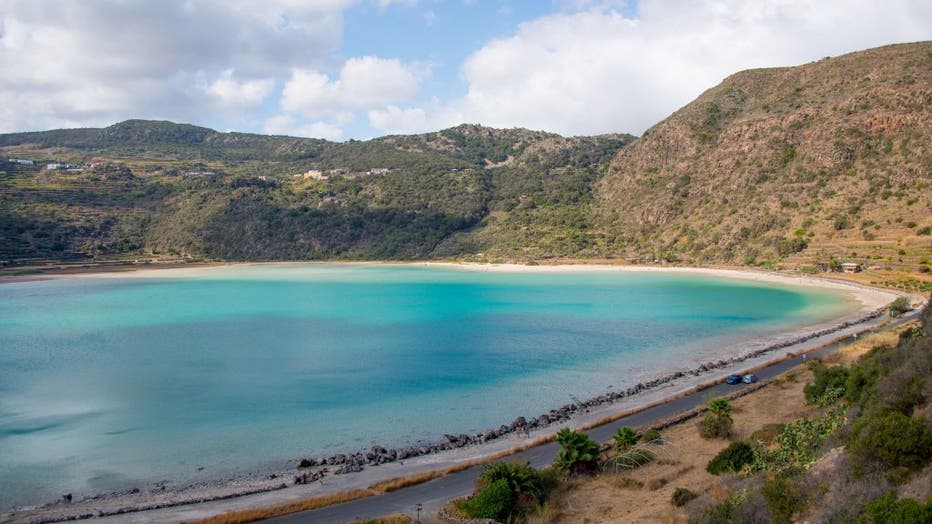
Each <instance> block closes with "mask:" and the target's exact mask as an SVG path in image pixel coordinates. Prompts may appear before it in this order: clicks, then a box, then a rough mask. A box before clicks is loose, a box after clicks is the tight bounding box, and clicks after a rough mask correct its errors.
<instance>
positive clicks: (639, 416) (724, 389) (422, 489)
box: [266, 313, 916, 524]
mask: <svg viewBox="0 0 932 524" xmlns="http://www.w3.org/2000/svg"><path fill="white" fill-rule="evenodd" d="M914 318H916V314H915V313H913V314H908V315H903V316H902V317H900V318H899V319H897V320H896V321H894V322H893V323H891V324H889V325H888V326H887V327H890V326H895V325H899V324H902V323H905V322H907V321H909V320H912V319H914ZM868 331H873V330H872V329H871V330H868ZM851 340H852V339H850V338H846V339H845V340H842V341H840V342H836V343H834V344H831V345H829V346H826V347H824V348H821V349H817V350H815V351H812V352H810V353H808V356H809V358H812V357H818V356H822V355H825V354H826V353H829V352H831V351H834V350H835V349H838V348H839V347H841V346H844V345H847V344H849V343H850V342H851ZM802 361H803V359H802V357H795V358H791V359H788V360H784V361H782V362H778V363H776V364H773V365H770V366H768V367H766V368H763V369H761V370H759V371H756V372H755V374H756V375H757V376H758V377H760V379H761V380H766V379H769V378H773V377H775V376H777V375H780V374H781V373H784V372H786V371H787V370H789V369H791V368H793V367H795V366H797V365H799V364H800V363H801V362H802ZM741 387H743V386H731V385H727V384H724V383H723V384H719V385H717V386H713V387H711V388H707V389H704V390H702V391H699V392H697V393H693V394H690V395H687V396H685V397H682V398H679V399H677V400H673V401H671V402H668V403H665V404H661V405H659V406H655V407H652V408H649V409H646V410H644V411H641V412H639V413H635V414H633V415H630V416H628V417H624V418H622V419H619V420H616V421H614V422H610V423H608V424H605V425H602V426H599V427H596V428H593V429H591V430H588V433H589V435H590V436H591V437H592V438H593V439H595V440H597V441H599V442H602V441H606V440H609V439H610V438H612V435H614V434H615V432H616V431H617V430H618V428H619V427H621V426H643V425H646V424H650V423H652V422H654V421H657V420H660V419H663V418H666V417H669V416H672V415H675V414H677V413H679V412H681V411H686V410H688V409H692V408H694V407H696V406H698V405H700V404H702V403H703V402H705V401H707V400H708V399H709V398H711V397H716V396H721V395H724V394H727V393H731V392H734V391H737V390H739V389H741ZM557 450H558V446H557V443H556V442H549V443H547V444H542V445H540V446H537V447H534V448H531V449H528V450H526V451H522V452H519V453H517V454H515V455H514V456H512V457H509V458H507V459H505V460H514V458H520V459H526V460H528V461H529V462H530V463H531V465H532V466H534V467H538V468H539V467H545V466H549V465H550V463H551V462H552V461H553V458H554V457H555V456H556V454H557ZM481 470H482V466H474V467H472V468H469V469H466V470H463V471H460V472H457V473H453V474H450V475H447V476H445V477H441V478H438V479H434V480H432V481H430V482H425V483H423V484H418V485H415V486H411V487H408V488H404V489H400V490H398V491H393V492H391V493H385V494H382V495H378V496H375V497H368V498H364V499H359V500H354V501H351V502H346V503H343V504H339V505H336V506H329V507H326V508H321V509H317V510H312V511H305V512H302V513H295V514H293V515H288V516H285V517H279V518H275V519H270V520H268V521H266V522H268V523H270V524H272V523H274V524H299V523H300V524H307V523H314V524H341V523H345V522H349V521H352V520H364V519H370V518H375V517H379V516H383V515H388V514H391V513H404V514H407V515H410V516H412V517H414V516H415V509H414V508H415V506H416V505H417V504H422V505H423V508H424V509H423V511H422V512H421V522H424V523H431V522H438V521H437V520H436V519H435V518H433V517H432V515H433V514H435V513H436V512H437V510H439V509H440V507H441V506H442V505H443V504H444V503H446V502H447V501H448V500H451V499H453V498H457V497H462V496H465V495H468V494H469V493H471V492H472V490H473V486H474V483H475V481H476V478H477V477H478V476H479V472H480V471H481Z"/></svg>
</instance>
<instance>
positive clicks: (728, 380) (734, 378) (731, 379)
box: [725, 375, 741, 384]
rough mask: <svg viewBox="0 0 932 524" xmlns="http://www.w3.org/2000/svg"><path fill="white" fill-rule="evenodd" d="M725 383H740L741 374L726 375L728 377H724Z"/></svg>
mask: <svg viewBox="0 0 932 524" xmlns="http://www.w3.org/2000/svg"><path fill="white" fill-rule="evenodd" d="M725 383H726V384H740V383H741V375H728V378H726V379H725Z"/></svg>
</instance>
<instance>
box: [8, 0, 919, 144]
mask: <svg viewBox="0 0 932 524" xmlns="http://www.w3.org/2000/svg"><path fill="white" fill-rule="evenodd" d="M929 39H932V1H929V0H811V1H805V0H747V1H739V0H640V1H635V0H630V1H611V0H602V1H598V0H522V1H518V0H158V1H153V0H0V132H14V131H36V130H44V129H55V128H69V127H102V126H107V125H110V124H113V123H115V122H119V121H121V120H125V119H129V118H145V119H158V120H171V121H175V122H184V123H192V124H197V125H202V126H206V127H211V128H213V129H217V130H220V131H240V132H251V133H266V134H285V135H293V136H306V137H315V138H325V139H328V140H336V141H344V140H349V139H367V138H371V137H376V136H381V135H386V134H398V133H402V134H408V133H421V132H429V131H436V130H439V129H444V128H447V127H452V126H455V125H458V124H461V123H474V124H482V125H487V126H493V127H502V128H510V127H525V128H530V129H534V130H544V131H550V132H556V133H560V134H562V135H567V136H569V135H593V134H601V133H613V132H627V133H632V134H635V135H640V134H641V133H643V132H644V131H645V130H646V129H647V128H649V127H650V126H651V125H653V124H656V123H657V122H659V121H660V120H662V119H663V118H665V117H666V116H668V115H669V114H670V113H672V112H673V111H675V110H676V109H678V108H679V107H681V106H683V105H685V104H687V103H688V102H689V101H691V100H692V99H694V98H695V97H696V96H698V95H699V94H700V93H702V92H703V91H704V90H706V89H708V88H710V87H713V86H715V85H716V84H718V83H719V82H721V81H722V80H723V79H724V78H725V77H726V76H728V75H730V74H732V73H734V72H737V71H740V70H743V69H749V68H757V67H775V66H789V65H798V64H803V63H806V62H811V61H814V60H818V59H821V58H823V57H826V56H837V55H840V54H844V53H848V52H852V51H858V50H862V49H867V48H871V47H876V46H881V45H886V44H891V43H901V42H914V41H920V40H929Z"/></svg>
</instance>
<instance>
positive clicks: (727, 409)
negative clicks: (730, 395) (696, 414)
mask: <svg viewBox="0 0 932 524" xmlns="http://www.w3.org/2000/svg"><path fill="white" fill-rule="evenodd" d="M733 424H734V421H733V420H732V418H731V404H729V403H728V401H727V400H725V399H723V398H717V399H715V400H713V401H712V402H710V403H709V408H708V410H707V411H706V414H705V418H704V419H702V424H701V425H700V426H699V434H700V435H702V436H703V437H705V438H710V437H727V436H728V435H730V434H731V428H732V426H733Z"/></svg>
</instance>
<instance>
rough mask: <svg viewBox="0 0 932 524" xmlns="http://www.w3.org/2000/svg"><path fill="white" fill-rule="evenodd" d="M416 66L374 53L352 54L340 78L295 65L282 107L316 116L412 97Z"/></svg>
mask: <svg viewBox="0 0 932 524" xmlns="http://www.w3.org/2000/svg"><path fill="white" fill-rule="evenodd" d="M418 76H419V75H418V72H417V71H416V70H415V68H414V67H411V66H406V65H405V64H402V63H401V62H400V61H398V60H393V59H384V58H378V57H374V56H363V57H358V58H351V59H349V60H347V61H346V63H345V64H343V68H342V69H341V70H340V75H339V77H338V78H335V79H331V78H330V77H329V76H327V75H326V74H324V73H321V72H319V71H316V70H313V69H300V68H295V69H293V70H292V72H291V78H290V79H289V80H288V82H287V83H286V84H285V88H284V90H283V91H282V100H281V103H282V108H283V109H285V110H286V111H289V112H295V113H301V114H302V115H304V116H306V117H308V118H317V117H320V116H323V115H329V114H332V113H334V112H341V111H346V110H357V109H371V108H378V107H384V106H386V105H388V104H392V103H396V102H400V101H406V100H411V99H413V98H414V97H415V96H416V95H417V93H418V91H419V89H420V80H419V78H418Z"/></svg>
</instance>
